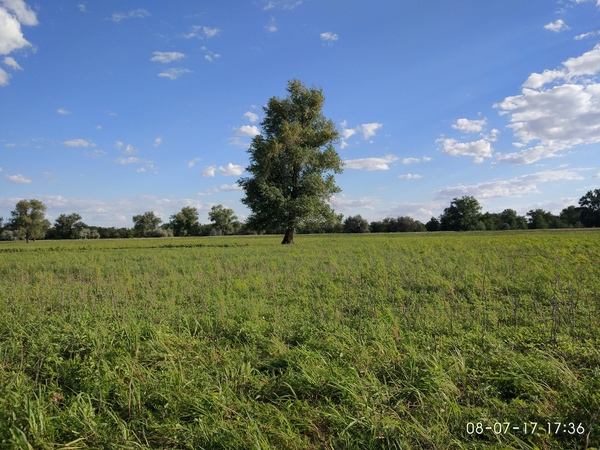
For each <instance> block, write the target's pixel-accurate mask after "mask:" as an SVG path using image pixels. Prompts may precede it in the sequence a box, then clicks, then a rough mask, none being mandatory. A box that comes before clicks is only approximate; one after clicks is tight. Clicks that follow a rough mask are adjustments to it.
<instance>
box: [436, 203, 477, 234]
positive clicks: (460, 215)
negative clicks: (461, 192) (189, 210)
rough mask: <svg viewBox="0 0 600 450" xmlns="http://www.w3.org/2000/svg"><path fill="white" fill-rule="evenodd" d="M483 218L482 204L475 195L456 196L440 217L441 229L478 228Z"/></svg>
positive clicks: (464, 229)
mask: <svg viewBox="0 0 600 450" xmlns="http://www.w3.org/2000/svg"><path fill="white" fill-rule="evenodd" d="M480 218H481V205H480V204H479V202H478V201H477V199H476V198H475V197H470V196H467V195H465V196H463V197H461V198H455V199H454V200H452V202H451V203H450V206H449V207H448V208H446V209H444V213H443V214H442V215H441V217H440V229H441V230H443V231H473V230H477V228H478V223H479V221H480Z"/></svg>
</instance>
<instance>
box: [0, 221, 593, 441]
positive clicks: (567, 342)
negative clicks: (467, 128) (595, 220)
mask: <svg viewBox="0 0 600 450" xmlns="http://www.w3.org/2000/svg"><path fill="white" fill-rule="evenodd" d="M280 241H281V237H280V236H276V237H230V238H175V239H155V240H152V239H135V240H122V241H119V240H106V241H93V242H92V241H61V242H58V241H57V242H50V241H46V242H36V243H30V244H28V245H26V244H24V243H2V245H0V448H7V449H13V448H15V449H31V448H34V449H56V448H69V449H75V448H114V449H136V448H182V449H184V448H186V449H187V448H189V449H192V448H198V449H200V448H206V449H269V448H271V449H311V448H313V449H359V448H360V449H476V448H497V449H506V448H515V449H536V448H539V449H575V448H576V449H580V448H593V447H596V448H600V417H599V416H600V264H599V263H600V231H553V232H502V233H485V232H480V233H427V234H416V233H411V234H393V235H390V234H387V235H385V234H381V235H379V234H378V235H352V236H351V235H323V236H298V237H297V238H296V245H294V246H282V245H280V244H279V242H280ZM548 422H551V430H548V424H547V423H548ZM555 422H561V423H563V424H564V426H562V425H558V432H557V429H556V428H557V425H555ZM507 423H509V424H510V425H506V424H507ZM534 423H537V424H538V425H537V428H536V429H535V432H532V431H533V428H534V427H535V425H534ZM498 425H500V426H498ZM488 426H489V427H491V429H487V428H486V427H488ZM514 427H519V429H515V428H514ZM525 427H527V429H525Z"/></svg>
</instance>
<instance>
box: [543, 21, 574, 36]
mask: <svg viewBox="0 0 600 450" xmlns="http://www.w3.org/2000/svg"><path fill="white" fill-rule="evenodd" d="M544 28H545V29H546V30H550V31H554V32H555V33H559V32H561V31H565V30H570V29H571V28H570V27H569V26H567V24H566V23H565V21H564V20H562V19H558V20H555V21H554V22H550V23H548V24H546V25H544Z"/></svg>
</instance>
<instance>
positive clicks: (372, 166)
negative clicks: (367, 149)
mask: <svg viewBox="0 0 600 450" xmlns="http://www.w3.org/2000/svg"><path fill="white" fill-rule="evenodd" d="M395 161H398V157H397V156H395V155H386V156H384V157H383V158H359V159H347V160H346V161H344V167H345V168H347V169H357V170H367V171H371V170H389V169H390V166H389V165H388V164H390V163H393V162H395Z"/></svg>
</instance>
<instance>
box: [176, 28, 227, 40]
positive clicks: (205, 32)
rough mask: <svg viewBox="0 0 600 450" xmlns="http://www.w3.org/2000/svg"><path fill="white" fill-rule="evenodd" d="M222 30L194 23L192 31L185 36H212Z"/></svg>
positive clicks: (188, 37)
mask: <svg viewBox="0 0 600 450" xmlns="http://www.w3.org/2000/svg"><path fill="white" fill-rule="evenodd" d="M220 32H221V30H219V29H218V28H211V27H205V26H201V25H194V26H193V27H192V31H191V32H189V33H188V34H186V35H185V36H184V37H185V38H186V39H192V38H198V39H204V38H212V37H215V36H216V35H217V34H219V33H220Z"/></svg>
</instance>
